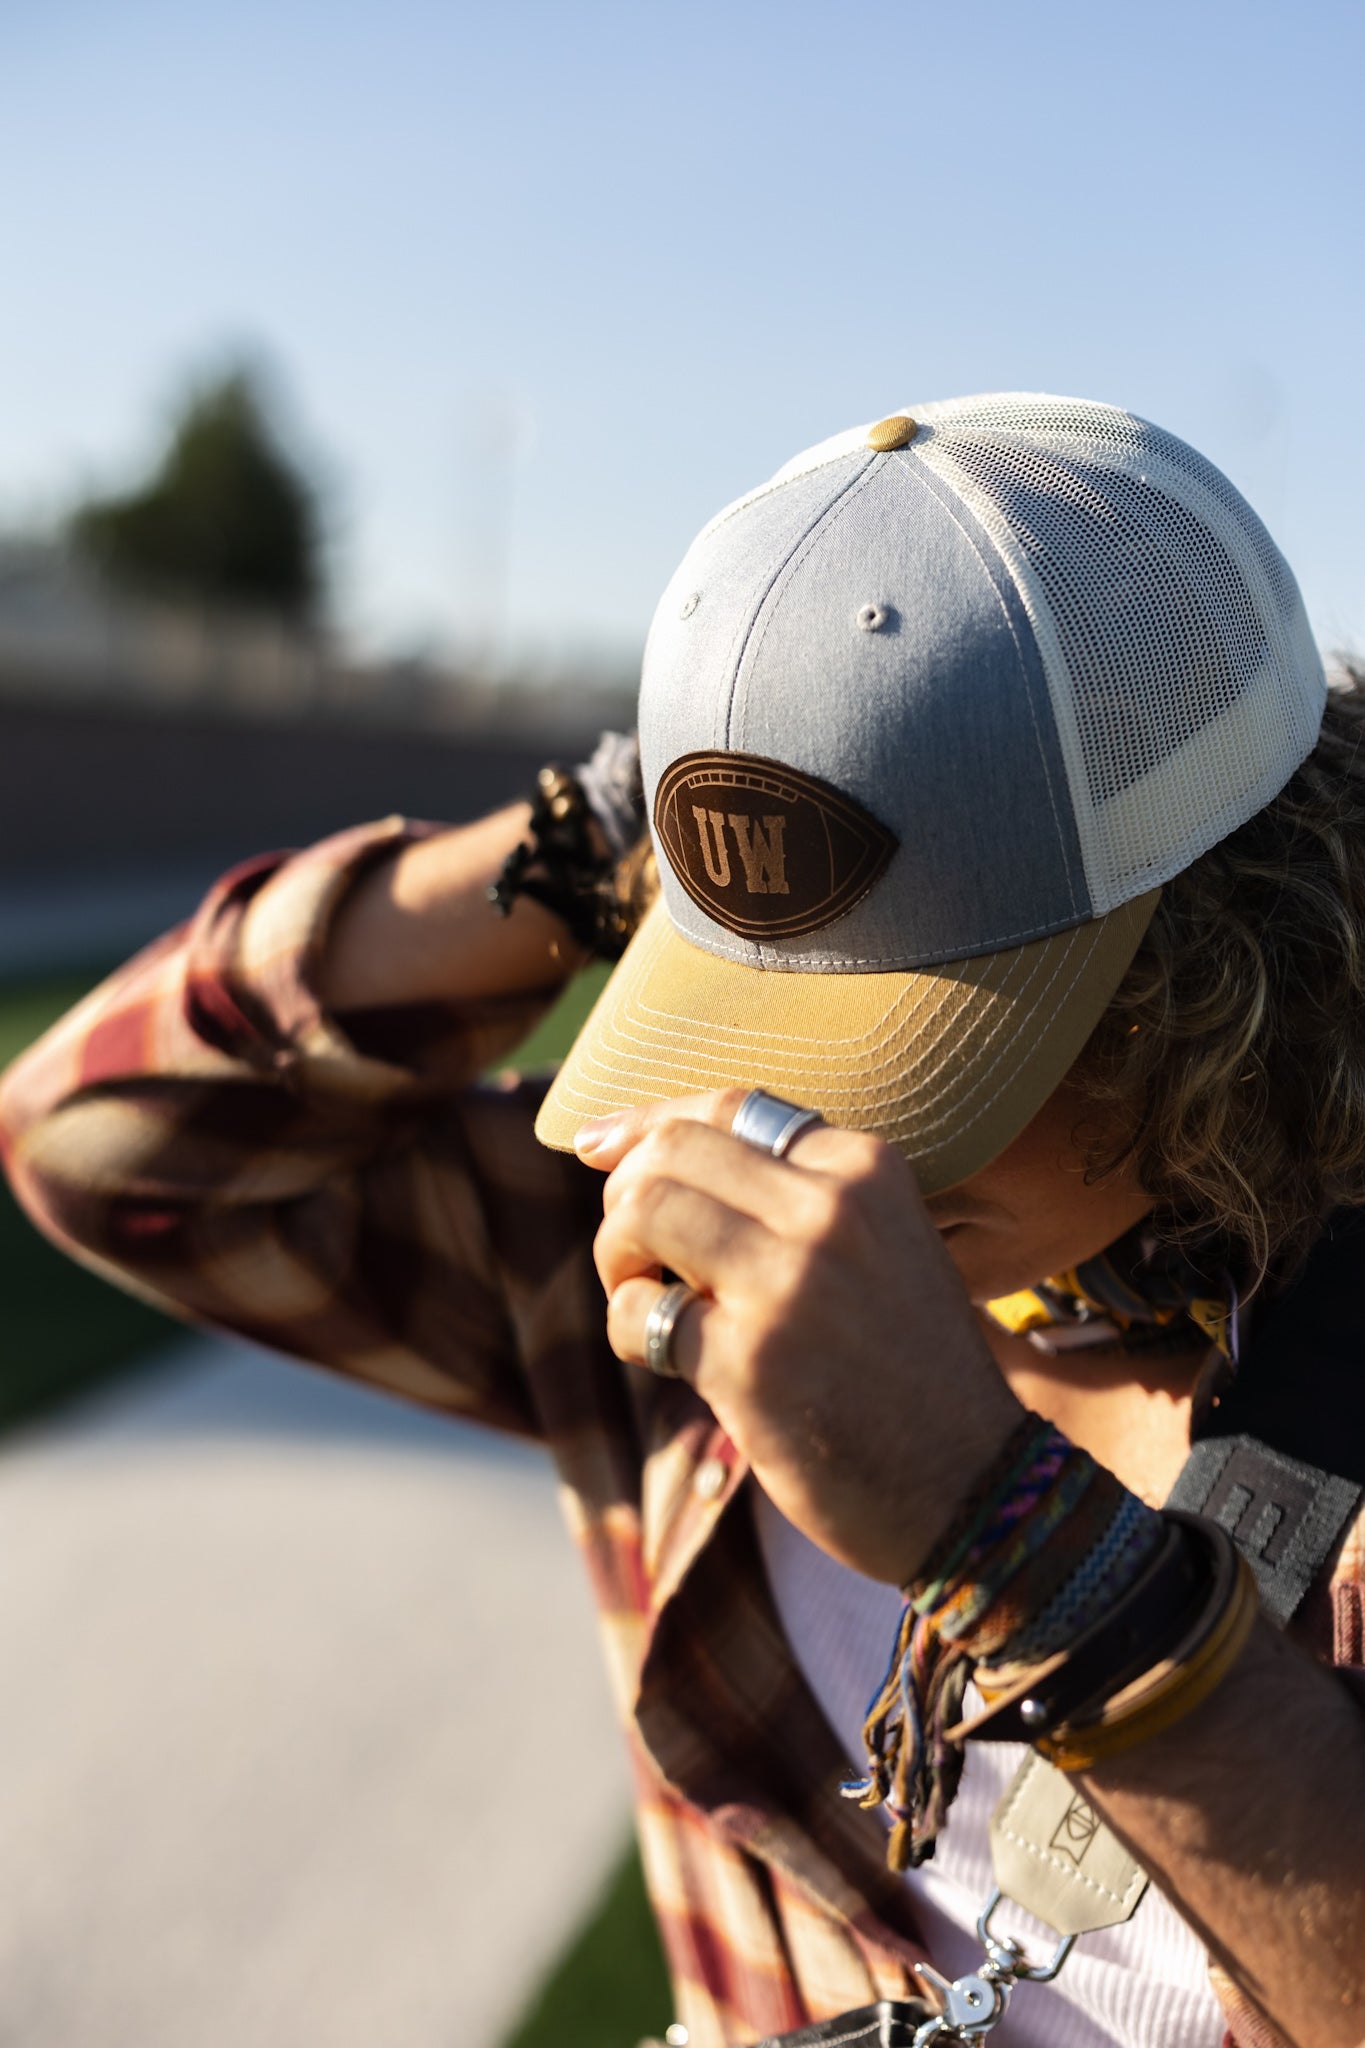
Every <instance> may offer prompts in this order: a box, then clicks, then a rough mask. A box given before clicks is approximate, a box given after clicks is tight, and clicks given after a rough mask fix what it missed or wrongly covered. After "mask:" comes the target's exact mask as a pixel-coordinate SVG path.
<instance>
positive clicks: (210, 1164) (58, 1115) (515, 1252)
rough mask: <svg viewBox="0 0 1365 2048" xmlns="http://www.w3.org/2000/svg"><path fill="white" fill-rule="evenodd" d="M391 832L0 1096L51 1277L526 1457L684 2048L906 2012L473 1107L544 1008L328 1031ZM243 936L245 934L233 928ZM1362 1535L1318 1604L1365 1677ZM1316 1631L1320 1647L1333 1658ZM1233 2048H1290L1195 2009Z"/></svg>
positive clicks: (101, 992)
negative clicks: (554, 1485)
mask: <svg viewBox="0 0 1365 2048" xmlns="http://www.w3.org/2000/svg"><path fill="white" fill-rule="evenodd" d="M432 829H435V828H432V827H425V826H420V825H411V824H408V823H406V822H405V821H403V820H401V819H389V820H387V821H384V822H382V823H380V824H377V825H373V826H366V827H361V828H357V829H356V830H354V831H351V832H347V833H343V834H340V835H338V836H337V837H335V838H333V839H330V840H327V841H324V842H323V843H322V844H321V845H319V846H316V847H314V848H312V849H310V850H308V851H306V852H304V853H301V854H296V855H292V856H283V855H278V856H271V857H268V858H264V859H261V860H258V861H254V862H250V863H247V864H246V865H244V866H242V867H240V868H238V869H235V870H234V871H233V872H232V873H231V874H229V875H228V876H226V877H225V878H224V879H223V881H222V882H220V883H219V884H218V885H217V887H216V888H215V889H214V890H213V891H212V892H211V893H210V895H209V896H208V898H207V899H206V901H205V903H204V904H203V906H202V908H201V909H200V910H199V912H198V913H197V915H196V916H195V917H194V919H193V920H192V921H191V922H190V924H189V925H188V926H186V927H185V928H184V930H183V931H180V932H177V933H172V934H170V935H169V936H168V937H167V938H165V939H163V940H161V941H160V942H158V943H157V944H155V945H153V946H151V947H150V948H148V949H147V950H146V951H145V952H144V953H142V954H140V955H139V956H138V957H137V958H136V959H134V960H133V961H132V962H130V963H129V965H128V966H127V967H125V968H124V969H122V970H121V971H120V972H119V973H118V974H116V975H114V976H113V977H112V978H111V979H110V980H109V981H107V982H106V983H105V984H104V985H103V986H102V987H101V988H99V989H97V990H96V991H95V992H94V993H93V994H92V995H90V996H89V997H87V998H86V1000H85V1001H84V1002H83V1003H81V1004H80V1005H79V1006H78V1007H77V1008H76V1009H75V1010H74V1011H73V1012H72V1013H71V1014H70V1016H68V1017H67V1018H66V1019H64V1020H63V1021H62V1022H61V1023H60V1024H59V1025H57V1026H56V1027H55V1028H54V1029H53V1030H52V1031H51V1032H50V1033H49V1034H48V1035H47V1037H46V1038H45V1039H43V1040H42V1041H40V1043H39V1044H38V1045H37V1046H36V1047H34V1048H33V1049H32V1050H31V1051H30V1052H29V1053H28V1054H26V1055H25V1056H24V1057H23V1059H22V1060H20V1061H19V1062H18V1063H17V1064H16V1066H15V1067H14V1068H12V1069H11V1071H10V1074H9V1076H8V1077H7V1079H6V1082H5V1085H4V1088H3V1091H2V1092H0V1143H3V1148H4V1153H5V1158H6V1163H7V1166H8V1170H9V1172H10V1175H11V1178H12V1181H13V1185H14V1187H15V1190H16V1192H17V1194H18V1195H19V1198H20V1199H21V1201H22V1202H23V1203H24V1204H25V1206H26V1208H27V1209H28V1211H29V1213H30V1215H31V1216H32V1217H33V1218H34V1219H35V1220H36V1221H37V1222H38V1223H39V1224H40V1226H41V1227H42V1228H43V1229H44V1230H45V1231H47V1232H48V1234H49V1235H51V1236H52V1237H53V1238H55V1239H56V1240H57V1242H58V1243H60V1244H62V1245H63V1246H64V1247H65V1248H66V1249H68V1250H69V1251H70V1252H71V1253H72V1254H73V1255H74V1256H75V1257H77V1258H78V1259H80V1260H82V1261H83V1262H84V1263H85V1264H87V1265H90V1266H92V1267H94V1268H95V1269H96V1270H97V1271H99V1272H101V1273H103V1274H105V1275H106V1276H107V1277H108V1278H110V1279H113V1280H115V1281H116V1282H118V1283H119V1284H120V1285H122V1286H124V1287H127V1288H131V1289H133V1290H134V1291H136V1292H137V1293H139V1294H142V1295H144V1296H145V1297H146V1298H147V1299H149V1300H151V1301H153V1302H155V1303H156V1304H158V1305H159V1306H161V1307H164V1308H168V1309H171V1310H172V1311H174V1312H175V1313H177V1314H179V1315H181V1316H185V1317H188V1318H190V1319H192V1320H196V1321H203V1322H206V1323H210V1324H214V1325H217V1326H219V1327H222V1328H225V1329H229V1330H233V1331H237V1332H240V1333H241V1334H242V1335H244V1336H246V1337H250V1338H252V1339H254V1340H256V1341H257V1342H259V1343H262V1344H266V1345H270V1346H272V1347H274V1348H275V1349H277V1350H280V1351H284V1352H289V1353H292V1354H294V1355H296V1356H298V1357H300V1358H303V1359H307V1360H311V1361H313V1362H314V1363H316V1364H318V1365H321V1366H325V1367H329V1368H331V1369H333V1370H335V1371H339V1372H342V1373H345V1374H347V1375H349V1376H351V1377H354V1378H356V1379H360V1380H364V1381H366V1382H368V1383H369V1384H371V1385H373V1386H376V1387H382V1388H387V1389H389V1390H390V1391H392V1392H394V1393H396V1394H399V1395H402V1396H404V1397H406V1398H408V1399H410V1400H415V1401H418V1402H421V1403H423V1404H425V1405H426V1406H428V1407H430V1408H433V1409H437V1410H439V1411H441V1412H442V1413H445V1414H449V1415H452V1416H457V1417H459V1418H461V1419H463V1420H475V1421H479V1422H484V1423H488V1424H491V1425H493V1426H495V1427H498V1428H501V1429H506V1430H512V1431H515V1432H518V1433H520V1434H523V1435H527V1436H532V1437H536V1438H538V1439H540V1440H541V1441H543V1442H544V1444H545V1445H546V1446H547V1447H548V1449H549V1451H550V1453H551V1455H552V1456H553V1459H554V1461H555V1464H556V1467H557V1470H558V1477H559V1485H560V1493H561V1498H562V1501H563V1506H564V1511H565V1515H566V1518H567V1521H568V1524H569V1528H570V1530H571V1532H572V1534H573V1537H574V1538H575V1540H576V1542H577V1544H578V1546H579V1548H580V1550H581V1552H582V1555H583V1558H584V1561H585V1563H586V1566H587V1570H588V1573H589V1577H590V1581H591V1584H592V1588H593V1592H594V1594H595V1597H596V1602H597V1606H598V1610H599V1613H600V1618H601V1632H602V1639H603V1643H604V1647H605V1652H606V1659H607V1664H608V1669H609V1673H610V1679H611V1685H612V1690H613V1696H614V1699H615V1702H616V1706H617V1710H618V1713H619V1717H620V1721H621V1725H622V1729H623V1732H624V1736H625V1740H626V1742H627V1745H628V1748H629V1751H630V1755H631V1759H632V1763H633V1769H634V1780H635V1785H636V1788H637V1815H638V1827H639V1837H640V1844H641V1851H642V1858H643V1863H644V1868H645V1874H646V1881H647V1883H648V1887H649V1891H650V1895H651V1899H652V1902H653V1905H654V1909H655V1912H656V1914H657V1917H658V1922H659V1928H660V1933H661V1937H662V1940H663V1945H664V1949H665V1953H666V1956H667V1959H668V1965H669V1969H670V1974H671V1977H672V1981H673V1986H674V1995H675V1998H676V2002H677V2010H678V2016H679V2018H680V2019H681V2020H682V2021H683V2023H684V2024H685V2025H686V2027H687V2029H688V2035H689V2040H690V2042H691V2044H692V2048H734V2044H740V2043H746V2042H752V2041H754V2040H756V2039H758V2038H761V2037H762V2036H764V2035H767V2034H771V2033H779V2032H782V2031H784V2030H786V2029H789V2028H794V2027H798V2026H801V2025H804V2024H807V2023H809V2022H810V2021H812V2020H819V2019H824V2018H828V2017H830V2016H832V2015H834V2014H836V2013H838V2012H841V2011H844V2010H846V2009H848V2008H849V2007H853V2006H858V2005H862V2004H866V2003H868V2002H870V2001H872V2000H875V1999H878V1998H911V1997H914V1995H915V1980H914V1978H913V1975H912V1971H913V1966H914V1964H915V1962H916V1961H917V1960H919V1959H920V1958H921V1957H922V1956H923V1954H924V1951H923V1949H922V1948H921V1947H920V1945H919V1942H918V1939H917V1936H916V1930H915V1925H914V1920H913V1908H912V1903H911V1897H910V1894H909V1892H908V1890H907V1887H906V1886H905V1885H904V1883H903V1882H902V1881H901V1880H900V1879H899V1878H897V1877H894V1876H892V1875H891V1874H890V1873H889V1872H888V1871H887V1869H886V1865H885V1829H884V1825H883V1822H882V1819H881V1817H880V1816H879V1815H878V1814H875V1813H869V1812H865V1811H863V1810H862V1809H860V1808H859V1807H857V1806H855V1805H853V1804H851V1803H849V1802H848V1801H847V1800H845V1799H843V1798H841V1797H840V1796H839V1792H838V1785H839V1782H840V1780H841V1779H842V1778H843V1777H844V1776H845V1775H846V1772H847V1766H848V1761H849V1760H848V1759H847V1758H846V1757H845V1756H844V1755H843V1753H842V1751H841V1749H840V1746H839V1744H838V1742H837V1740H836V1738H835V1736H834V1734H833V1732H832V1731H831V1729H830V1728H829V1726H828V1725H827V1723H826V1722H825V1720H824V1717H823V1715H822V1714H821V1712H820V1710H819V1708H818V1707H817V1705H816V1704H815V1701H814V1699H813V1698H812V1696H811V1694H810V1692H809V1690H808V1688H807V1687H806V1685H805V1683H804V1681H803V1679H802V1678H801V1676H800V1673H799V1671H798V1670H797V1668H796V1666H795V1663H794V1660H793V1657H792V1653H791V1650H790V1648H789V1647H788V1644H787V1642H786V1639H785V1637H784V1635H783V1633H782V1630H781V1627H780V1625H779V1623H778V1621H777V1617H776V1614H775V1612H774V1609H773V1604H772V1600H771V1597H770V1595H769V1592H768V1587H767V1582H766V1578H765V1575H764V1571H763V1567H762V1563H761V1559H760V1556H759V1553H758V1549H757V1544H756V1541H755V1537H754V1534H753V1528H752V1523H751V1519H750V1516H749V1513H748V1507H747V1497H746V1490H745V1487H744V1480H745V1476H746V1475H745V1467H744V1463H743V1460H742V1459H741V1457H740V1456H739V1454H738V1453H737V1451H736V1449H735V1447H734V1445H733V1444H732V1443H731V1442H730V1441H729V1440H728V1438H727V1437H726V1436H725V1434H724V1432H723V1431H722V1430H721V1428H720V1427H719V1425H718V1424H717V1423H716V1421H715V1418H714V1417H713V1416H712V1415H711V1413H710V1411H709V1410H708V1409H707V1408H706V1406H705V1405H704V1403H703V1402H702V1401H701V1400H700V1399H699V1398H698V1397H697V1395H696V1394H694V1393H693V1392H692V1390H691V1389H690V1388H689V1387H688V1386H686V1385H685V1384H684V1383H683V1382H681V1381H676V1380H661V1379H658V1378H655V1377H652V1376H651V1375H649V1374H647V1373H643V1372H640V1371H638V1370H636V1369H634V1368H629V1367H625V1366H623V1365H621V1364H620V1363H619V1361H618V1360H617V1359H616V1358H615V1357H614V1356H613V1354H612V1352H611V1351H610V1349H609V1347H608V1345H607V1342H606V1336H605V1318H604V1305H603V1300H602V1293H601V1288H600V1284H599V1282H598V1279H597V1275H596V1271H595V1269H594V1266H593V1263H592V1255H591V1248H592V1240H593V1236H594V1232H595V1230H596V1227H597V1223H598V1221H599V1219H600V1216H601V1188H602V1182H601V1177H600V1176H599V1175H598V1174H596V1173H594V1172H592V1171H590V1170H589V1169H588V1168H586V1167H584V1166H582V1165H580V1163H579V1162H578V1161H577V1160H576V1159H573V1158H571V1157H567V1156H565V1155H563V1154H559V1153H555V1152H550V1151H547V1150H545V1149H544V1148H542V1147H541V1146H540V1145H539V1144H538V1143H537V1142H536V1139H535V1137H534V1135H533V1132H532V1122H533V1118H534V1113H535V1108H536V1105H537V1102H538V1099H539V1093H540V1090H539V1089H538V1088H537V1087H536V1086H535V1085H533V1084H532V1083H529V1082H527V1081H524V1080H511V1081H508V1082H507V1083H505V1084H499V1083H492V1084H489V1083H483V1082H481V1081H480V1080H479V1076H480V1075H481V1074H482V1073H483V1072H484V1070H485V1069H486V1068H487V1067H488V1065H489V1063H490V1062H491V1061H492V1060H494V1059H495V1058H497V1057H498V1056H499V1055H501V1054H502V1053H504V1052H506V1051H507V1050H508V1049H510V1048H511V1047H512V1046H514V1045H515V1044H516V1042H517V1041H518V1040H519V1039H520V1038H521V1037H522V1036H524V1034H525V1032H526V1030H527V1029H528V1028H529V1027H530V1025H531V1023H532V1022H533V1021H534V1019H535V1017H536V1016H537V1015H538V1014H539V1012H540V1010H541V1009H542V1008H543V1007H544V1004H545V1002H546V1001H547V1000H548V999H549V997H550V995H551V994H553V991H552V990H546V991H544V992H543V993H542V994H540V995H538V996H531V997H517V998H516V999H508V1000H503V1001H497V1002H487V1003H481V1004H479V1005H477V1006H471V1007H468V1008H466V1009H464V1010H462V1011H457V1010H455V1009H453V1008H451V1007H448V1006H441V1005H410V1006H407V1007H402V1008H392V1009H383V1010H373V1011H367V1012H364V1013H360V1012H352V1013H348V1014H346V1015H344V1016H338V1015H333V1014H329V1013H328V1012H327V1011H326V1009H325V1008H324V1007H323V1005H322V1003H321V1002H320V999H319V996H318V993H317V983H318V973H317V969H318V963H319V961H320V959H321V958H322V955H323V953H324V950H325V948H326V944H327V935H328V930H329V926H330V923H331V920H332V918H333V915H334V913H335V911H336V908H337V906H338V904H339V903H340V902H341V901H342V899H343V898H344V896H345V894H346V892H347V890H348V889H349V888H350V887H351V886H352V885H353V883H354V882H355V880H356V879H357V877H358V876H360V875H361V874H363V873H364V872H365V871H366V870H367V869H369V868H370V867H371V866H373V865H374V864H375V863H376V862H377V861H380V860H382V859H384V858H386V857H388V856H389V855H391V854H392V853H393V852H394V851H395V850H396V849H397V848H398V847H399V846H400V845H402V844H403V843H405V842H407V841H408V840H410V839H411V838H413V837H414V836H418V835H420V834H422V833H424V832H426V831H429V830H432ZM249 906H250V908H251V913H252V914H251V917H250V919H249V921H248V919H247V917H246V912H247V910H248V907H249ZM1363 1590H1365V1517H1362V1520H1361V1522H1360V1523H1358V1524H1357V1525H1356V1526H1355V1527H1354V1528H1353V1529H1352V1530H1351V1531H1350V1532H1349V1534H1348V1537H1347V1540H1346V1542H1345V1545H1344V1547H1343V1548H1342V1550H1341V1552H1340V1554H1339V1557H1338V1559H1337V1562H1336V1565H1335V1568H1334V1571H1333V1574H1332V1578H1331V1584H1330V1586H1327V1585H1324V1586H1323V1587H1321V1588H1319V1589H1318V1591H1319V1598H1318V1599H1317V1600H1316V1602H1310V1613H1311V1617H1312V1626H1313V1627H1315V1628H1316V1630H1317V1632H1318V1638H1319V1640H1318V1642H1317V1645H1316V1647H1317V1649H1318V1652H1319V1654H1322V1655H1330V1654H1331V1649H1332V1646H1331V1633H1332V1628H1331V1624H1332V1617H1333V1614H1334V1615H1335V1633H1336V1645H1335V1655H1336V1660H1337V1661H1338V1662H1340V1663H1355V1664H1358V1663H1360V1662H1361V1661H1362V1655H1363V1652H1362V1616H1363V1615H1365V1604H1363V1603H1362V1592H1363ZM1324 1630H1325V1633H1324ZM1215 1983H1216V1987H1217V1988H1218V1990H1219V1993H1220V1996H1221V1997H1222V1998H1223V2002H1224V2006H1225V2009H1226V2011H1227V2013H1228V2016H1229V2022H1230V2025H1231V2028H1232V2030H1233V2034H1234V2035H1235V2039H1236V2041H1237V2042H1238V2043H1240V2044H1242V2048H1262V2044H1265V2048H1269V2044H1272V2043H1274V2042H1277V2041H1278V2039H1279V2037H1278V2036H1277V2035H1276V2034H1275V2032H1274V2030H1273V2029H1271V2028H1269V2026H1268V2025H1267V2023H1266V2022H1265V2020H1264V2019H1263V2018H1262V2017H1261V2015H1260V2014H1259V2013H1257V2012H1255V2011H1253V2010H1252V2009H1251V2008H1250V2007H1249V2006H1248V2005H1247V2004H1246V2003H1245V2001H1244V2000H1242V1999H1241V1997H1240V1996H1239V1995H1238V1994H1237V1993H1236V1992H1235V1991H1234V1990H1233V1988H1232V1987H1231V1986H1230V1985H1229V1984H1227V1983H1226V1982H1225V1981H1220V1980H1219V1979H1218V1978H1215Z"/></svg>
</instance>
